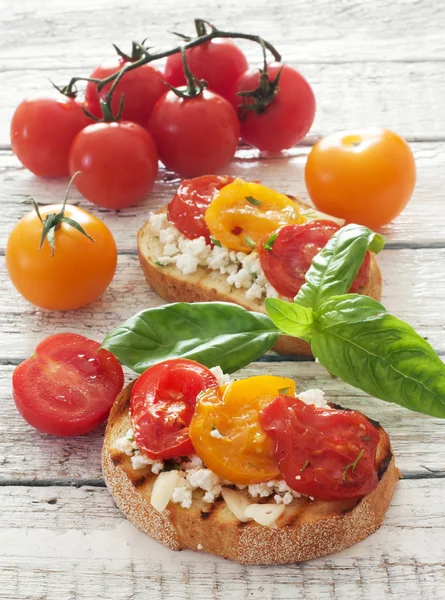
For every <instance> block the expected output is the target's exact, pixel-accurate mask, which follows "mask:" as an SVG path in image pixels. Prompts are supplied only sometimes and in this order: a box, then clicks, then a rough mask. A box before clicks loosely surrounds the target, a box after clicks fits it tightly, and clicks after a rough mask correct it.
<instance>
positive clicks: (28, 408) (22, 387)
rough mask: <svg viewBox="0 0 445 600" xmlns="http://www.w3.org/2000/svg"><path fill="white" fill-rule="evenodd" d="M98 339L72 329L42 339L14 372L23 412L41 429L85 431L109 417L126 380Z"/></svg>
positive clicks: (15, 392)
mask: <svg viewBox="0 0 445 600" xmlns="http://www.w3.org/2000/svg"><path fill="white" fill-rule="evenodd" d="M99 348H100V344H99V343H98V342H94V341H93V340H89V339H88V338H86V337H84V336H83V335H78V334H75V333H58V334H55V335H51V336H49V337H48V338H46V339H45V340H43V342H41V343H40V344H39V345H38V346H37V348H36V350H35V352H34V354H33V356H31V357H30V358H28V359H27V360H25V361H24V362H22V363H21V364H20V365H19V366H18V367H17V368H16V369H15V370H14V374H13V376H12V387H13V395H14V401H15V404H16V406H17V409H18V411H19V412H20V414H21V415H22V417H23V418H24V419H25V421H27V422H28V423H29V424H30V425H31V426H32V427H34V428H35V429H38V430H39V431H41V432H42V433H48V434H51V435H60V436H75V435H83V434H85V433H88V432H89V431H91V430H93V429H95V428H96V427H97V426H98V425H100V424H101V423H103V421H105V419H106V418H107V415H108V413H109V411H110V408H111V406H112V405H113V402H114V400H115V399H116V396H117V395H118V394H119V392H120V391H121V390H122V387H123V385H124V373H123V371H122V367H121V366H120V364H119V362H118V360H117V359H116V358H115V357H114V356H113V355H112V354H110V352H108V351H107V350H99Z"/></svg>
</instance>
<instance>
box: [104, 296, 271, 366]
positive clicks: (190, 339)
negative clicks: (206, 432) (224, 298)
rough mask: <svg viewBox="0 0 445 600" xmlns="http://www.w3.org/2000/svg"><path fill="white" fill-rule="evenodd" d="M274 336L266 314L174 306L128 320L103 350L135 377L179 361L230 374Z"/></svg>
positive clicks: (231, 307) (211, 305)
mask: <svg viewBox="0 0 445 600" xmlns="http://www.w3.org/2000/svg"><path fill="white" fill-rule="evenodd" d="M278 335H279V330H278V329H277V328H276V327H275V325H274V324H273V323H272V321H271V320H270V319H269V318H268V317H267V316H266V315H263V314H260V313H254V312H249V311H247V310H245V309H244V308H241V306H237V305H235V304H230V303H225V302H202V303H196V304H187V303H185V302H178V303H175V304H167V305H165V306H161V307H159V308H150V309H148V310H144V311H142V312H140V313H138V314H137V315H135V316H134V317H131V319H128V321H126V322H125V323H124V324H123V325H121V326H120V327H118V328H117V329H114V330H113V331H112V332H111V333H109V334H108V335H107V337H106V338H105V340H104V341H103V343H102V348H105V349H106V350H109V351H110V352H112V353H113V354H114V355H115V356H116V357H117V358H118V359H119V360H120V361H121V363H123V364H124V365H126V366H127V367H130V369H133V371H136V373H143V372H144V371H145V370H146V369H148V367H150V366H152V365H154V364H155V363H157V362H160V361H162V360H166V359H169V358H179V357H181V358H190V359H193V360H196V361H197V362H200V363H201V364H203V365H205V366H206V367H209V368H210V367H216V366H217V365H219V366H220V367H221V369H222V370H223V371H224V372H225V373H233V371H237V370H238V369H241V368H242V367H244V366H246V365H248V364H249V363H251V362H252V361H254V360H257V359H258V358H260V356H262V355H263V354H264V353H265V352H267V350H270V348H272V346H274V345H275V343H276V341H277V339H278Z"/></svg>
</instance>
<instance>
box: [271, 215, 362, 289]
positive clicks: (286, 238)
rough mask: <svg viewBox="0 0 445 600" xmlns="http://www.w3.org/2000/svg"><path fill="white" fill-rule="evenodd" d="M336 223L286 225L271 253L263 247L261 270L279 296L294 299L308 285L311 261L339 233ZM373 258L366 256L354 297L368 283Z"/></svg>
mask: <svg viewBox="0 0 445 600" xmlns="http://www.w3.org/2000/svg"><path fill="white" fill-rule="evenodd" d="M339 229H340V227H339V225H337V223H334V222H333V221H328V220H321V219H320V220H315V221H308V222H307V223H303V224H302V225H286V226H285V227H283V228H282V229H280V231H279V233H278V237H277V238H276V240H275V242H274V243H273V245H272V248H271V249H270V250H267V249H266V248H265V247H264V244H265V242H266V241H267V239H266V238H265V239H264V240H263V243H261V245H260V262H261V268H262V269H263V271H264V274H265V276H266V278H267V280H268V281H269V283H270V284H271V285H272V286H273V287H274V288H275V289H276V290H277V292H278V293H279V294H281V295H282V296H285V297H286V298H294V297H295V296H296V295H297V294H298V292H299V291H300V288H301V286H302V285H303V284H304V283H305V281H306V273H307V271H308V269H309V267H310V266H311V263H312V259H313V258H314V256H315V255H316V254H318V252H319V251H320V250H321V249H322V248H324V247H325V246H326V244H327V242H328V240H329V238H331V237H332V236H333V235H334V233H335V232H336V231H338V230H339ZM370 263H371V257H370V254H369V252H367V253H366V255H365V258H364V260H363V263H362V265H361V266H360V269H359V271H358V273H357V276H356V278H355V279H354V281H353V282H352V285H351V289H350V290H349V291H350V292H351V293H359V292H360V290H361V289H362V288H363V287H364V286H365V285H366V284H367V282H368V279H369V270H370Z"/></svg>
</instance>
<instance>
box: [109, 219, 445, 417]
mask: <svg viewBox="0 0 445 600" xmlns="http://www.w3.org/2000/svg"><path fill="white" fill-rule="evenodd" d="M383 245H384V240H383V238H382V236H380V235H377V234H375V233H373V232H372V231H371V230H369V229H367V228H366V227H361V226H358V225H347V226H346V227H343V228H342V229H340V230H339V231H338V232H337V233H336V234H335V235H334V236H333V237H332V238H331V239H330V240H329V242H328V244H327V245H326V247H325V248H324V249H323V250H322V251H321V252H320V253H319V254H318V255H317V256H316V257H315V258H314V260H313V263H312V266H311V267H310V269H309V270H308V272H307V274H306V284H305V285H304V286H303V287H302V288H301V290H300V292H299V293H298V294H297V296H296V298H295V300H294V303H290V302H285V301H283V300H280V299H278V298H268V299H266V301H265V306H266V311H267V313H268V315H269V316H266V315H262V314H259V313H252V312H249V311H247V310H245V309H244V308H241V307H240V306H238V305H236V304H230V303H222V302H209V303H197V304H186V303H177V304H169V305H166V306H162V307H160V308H152V309H149V310H146V311H143V312H141V313H139V314H137V315H135V316H134V317H133V318H131V319H129V320H128V321H127V322H126V323H124V324H123V325H122V326H121V327H118V328H117V329H115V330H114V331H112V332H111V333H110V334H109V335H108V336H107V337H106V339H105V341H104V342H103V344H102V347H103V348H106V349H107V350H109V351H110V352H112V353H113V354H114V355H115V356H117V358H118V359H119V360H120V361H121V362H122V363H124V364H125V365H127V366H129V367H130V368H132V369H133V370H134V371H136V372H137V373H142V372H143V371H145V370H146V369H147V368H148V367H150V366H151V365H153V364H155V363H156V362H159V361H161V360H166V359H169V358H177V357H184V358H191V359H194V360H196V361H198V362H200V363H202V364H204V365H206V366H207V367H213V366H217V365H219V366H220V367H221V368H222V369H223V371H225V372H226V373H232V372H234V371H236V370H238V369H240V368H241V367H244V366H245V365H247V364H249V363H250V362H251V361H254V360H256V359H258V358H259V357H260V356H261V355H262V354H263V353H264V352H266V351H267V350H269V349H270V348H272V346H274V344H275V343H276V341H277V339H278V336H279V333H286V334H287V335H291V336H295V337H299V338H303V339H304V340H306V341H307V342H308V343H309V344H310V345H311V349H312V352H313V354H314V356H315V357H316V358H317V359H318V360H319V361H320V363H321V364H322V365H324V366H325V367H326V368H327V369H328V371H329V372H331V373H332V374H334V375H336V376H337V377H339V378H340V379H342V380H343V381H345V382H347V383H350V384H351V385H353V386H355V387H357V388H359V389H361V390H363V391H364V392H367V393H369V394H372V395H373V396H375V397H377V398H381V399H382V400H386V401H387V402H394V403H396V404H400V405H401V406H404V407H406V408H408V409H410V410H416V411H418V412H422V413H426V414H429V415H433V416H436V417H443V418H445V364H444V363H443V362H442V361H441V360H440V358H439V357H438V356H437V355H436V353H435V352H434V350H433V349H432V347H431V346H430V345H429V344H428V342H426V341H425V340H424V339H423V338H422V337H421V336H419V335H418V334H417V333H416V332H415V331H414V329H412V328H411V327H410V326H409V325H407V324H406V323H404V322H403V321H400V320H399V319H397V318H396V317H394V316H392V315H390V314H388V313H387V312H386V309H385V308H384V306H382V305H381V304H380V303H379V302H377V301H376V300H373V299H372V298H368V297H367V296H361V295H358V294H347V293H346V292H347V291H348V290H349V288H350V286H351V283H352V281H353V280H354V278H355V276H356V274H357V271H358V269H359V268H360V264H361V262H362V261H363V258H364V256H365V253H366V251H367V250H371V251H373V252H378V251H380V250H381V249H382V248H383Z"/></svg>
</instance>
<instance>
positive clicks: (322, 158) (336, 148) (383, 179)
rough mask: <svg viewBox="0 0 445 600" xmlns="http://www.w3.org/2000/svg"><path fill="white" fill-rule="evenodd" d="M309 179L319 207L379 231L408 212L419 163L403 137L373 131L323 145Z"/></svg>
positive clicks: (311, 159)
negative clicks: (417, 163)
mask: <svg viewBox="0 0 445 600" xmlns="http://www.w3.org/2000/svg"><path fill="white" fill-rule="evenodd" d="M304 176H305V180H306V187H307V190H308V192H309V196H310V197H311V200H312V202H313V203H314V204H315V206H316V208H318V209H319V210H321V211H323V212H326V213H328V214H330V215H333V216H335V217H340V218H342V219H345V220H346V221H347V222H350V223H359V224H360V225H366V226H368V227H370V228H371V229H376V228H378V227H381V226H382V225H386V224H387V223H389V222H390V221H392V220H393V219H394V218H395V217H396V216H397V215H398V214H400V213H401V212H402V210H403V209H404V208H405V206H406V204H407V202H408V200H409V199H410V197H411V195H412V193H413V190H414V186H415V184H416V164H415V161H414V156H413V154H412V152H411V149H410V147H409V146H408V144H407V143H406V142H405V140H404V139H403V138H401V137H400V136H399V135H397V134H396V133H394V132H393V131H390V130H389V129H381V128H378V127H374V128H369V129H357V130H353V131H341V132H339V133H334V134H332V135H328V136H326V137H325V138H323V139H322V140H320V141H319V142H318V143H317V144H315V146H314V147H313V148H312V150H311V152H310V153H309V156H308V159H307V163H306V168H305V173H304Z"/></svg>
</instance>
